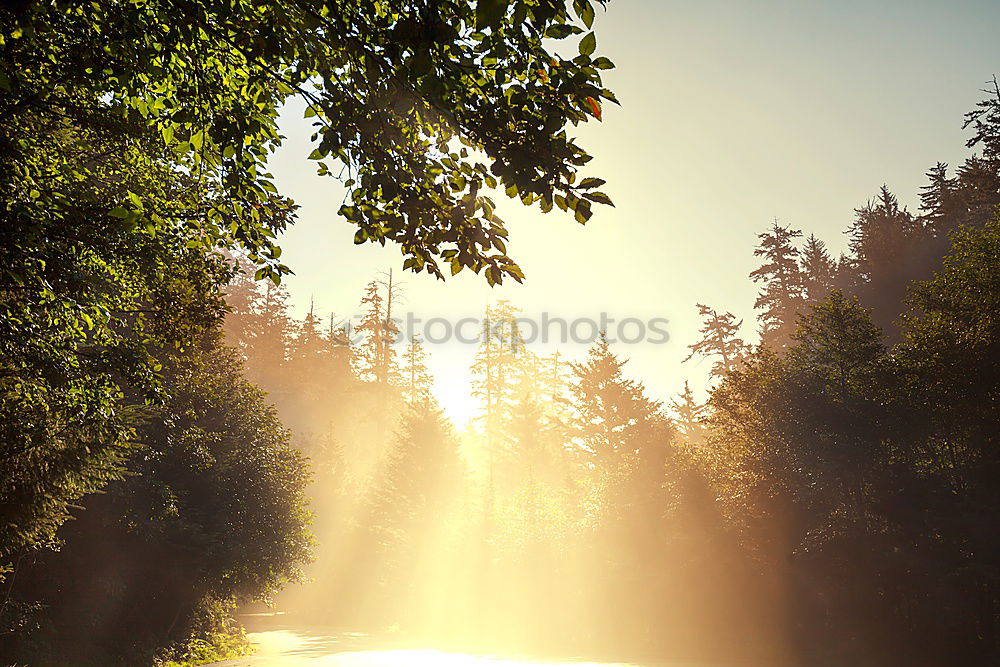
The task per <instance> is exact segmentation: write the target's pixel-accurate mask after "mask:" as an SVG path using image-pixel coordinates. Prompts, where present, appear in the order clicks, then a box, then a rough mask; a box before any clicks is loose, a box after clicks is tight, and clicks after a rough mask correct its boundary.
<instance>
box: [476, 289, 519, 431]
mask: <svg viewBox="0 0 1000 667" xmlns="http://www.w3.org/2000/svg"><path fill="white" fill-rule="evenodd" d="M517 312H518V311H517V309H516V308H515V307H514V306H512V305H511V304H510V302H508V301H499V302H497V304H496V305H494V306H487V308H486V315H485V318H484V322H483V337H482V340H481V341H480V345H479V350H478V351H477V352H476V357H475V361H474V362H473V365H472V368H471V369H470V372H471V375H472V394H473V396H475V397H477V398H479V399H480V400H481V401H482V402H483V410H482V414H481V416H480V418H481V420H482V422H483V428H484V430H485V433H486V437H487V441H488V442H489V443H490V447H493V446H496V445H498V444H499V442H500V441H502V430H503V426H504V423H505V421H506V419H507V417H508V415H509V412H510V406H511V404H512V401H513V398H514V389H515V387H516V386H517V384H518V382H519V380H520V376H521V373H522V368H521V364H522V363H523V357H524V355H525V354H526V351H525V348H524V338H523V337H522V335H521V331H520V328H519V327H518V325H517Z"/></svg>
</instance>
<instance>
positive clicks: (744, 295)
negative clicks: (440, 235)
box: [272, 0, 1000, 423]
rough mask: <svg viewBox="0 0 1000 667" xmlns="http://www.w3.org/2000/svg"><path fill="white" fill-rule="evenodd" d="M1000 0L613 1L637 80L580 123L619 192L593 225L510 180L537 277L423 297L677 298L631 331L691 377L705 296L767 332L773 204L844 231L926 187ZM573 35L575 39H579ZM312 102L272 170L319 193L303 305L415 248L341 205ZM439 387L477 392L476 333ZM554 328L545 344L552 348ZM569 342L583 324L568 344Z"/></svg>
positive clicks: (593, 310)
mask: <svg viewBox="0 0 1000 667" xmlns="http://www.w3.org/2000/svg"><path fill="white" fill-rule="evenodd" d="M998 25H1000V2H995V1H987V0H981V1H978V2H972V1H967V2H966V1H959V2H924V1H918V0H894V1H891V2H890V1H884V2H870V1H869V2H861V1H844V0H841V1H838V2H833V1H828V2H807V1H804V0H798V1H792V0H787V1H785V0H782V1H778V0H771V1H755V2H750V1H749V0H744V1H742V2H732V1H730V2H723V1H717V2H703V1H702V2H696V1H675V2H653V1H643V2H640V1H637V0H632V1H629V0H616V1H614V2H611V3H610V5H609V9H608V11H607V13H606V14H605V13H603V12H600V11H599V12H598V19H597V22H596V24H595V29H596V31H597V35H598V54H599V55H605V56H608V57H609V58H611V59H612V60H613V61H614V62H615V63H616V65H617V66H618V68H617V69H615V70H611V71H610V72H608V73H607V74H606V76H605V84H606V85H607V86H608V87H609V88H611V89H612V90H614V91H615V93H616V94H617V95H618V98H619V99H620V100H621V101H622V104H623V106H622V107H621V108H617V107H613V106H612V105H605V112H604V122H603V123H590V124H588V126H586V127H582V128H579V129H578V131H577V133H576V136H579V137H580V139H581V142H580V143H581V144H582V145H583V146H584V147H585V148H587V149H588V150H589V151H590V152H591V154H593V155H594V156H595V159H594V160H593V162H591V164H590V165H589V168H588V171H587V172H586V173H587V174H588V175H595V176H600V177H602V178H605V179H606V180H607V181H608V185H607V186H606V187H604V188H602V189H603V190H604V191H605V192H607V193H608V194H609V195H610V196H611V197H612V198H613V199H614V201H615V203H616V206H617V207H616V208H614V209H610V208H607V207H595V215H594V217H593V219H592V220H591V221H590V223H588V224H587V225H586V226H581V225H578V224H577V223H576V222H574V221H573V219H572V217H571V216H570V215H569V214H563V213H561V212H559V211H558V210H556V211H553V212H552V213H549V214H547V215H543V214H542V213H541V212H540V211H539V210H538V208H537V207H534V208H530V209H529V208H525V207H523V206H521V205H520V203H518V202H514V201H511V200H506V199H505V198H503V197H501V198H500V199H502V201H498V204H499V210H498V213H499V214H500V215H501V217H503V218H504V219H505V220H506V221H507V222H508V223H509V227H510V229H511V242H510V243H509V245H508V251H509V254H510V255H511V256H512V257H513V258H514V259H515V260H516V261H517V262H518V263H519V264H520V266H521V267H522V269H524V271H525V273H526V276H527V279H526V281H525V283H524V284H523V285H517V284H515V283H511V284H510V285H506V284H505V285H504V286H503V287H501V288H493V289H491V288H489V287H488V286H487V285H486V282H485V280H484V279H483V278H482V277H480V276H476V275H474V274H471V273H468V272H463V273H462V274H460V275H459V276H457V277H455V278H452V279H450V280H448V281H446V282H440V281H436V280H434V279H432V278H430V277H429V276H427V275H425V274H419V275H414V274H409V273H407V274H403V280H404V283H405V292H406V303H405V306H404V307H405V309H406V310H407V311H411V312H413V313H414V315H416V316H418V317H420V318H422V319H423V320H425V321H426V320H428V319H430V318H433V317H443V318H447V319H449V320H452V321H454V320H457V319H460V318H462V317H466V316H474V315H478V314H480V313H481V312H482V310H483V308H484V306H485V304H486V302H487V301H490V300H496V299H500V298H504V299H509V300H511V301H512V302H514V303H515V304H517V305H519V306H520V307H521V308H522V310H523V311H524V313H525V315H526V316H532V317H538V316H540V314H541V313H543V312H549V313H551V316H552V317H562V318H565V319H572V318H577V317H582V318H592V319H597V318H599V317H600V314H601V313H602V312H606V313H608V315H609V316H610V317H614V318H616V319H618V320H621V319H623V318H626V317H637V318H640V319H643V320H648V319H650V318H654V317H662V318H667V319H668V320H669V324H667V326H666V328H667V330H668V331H669V334H670V340H669V342H667V343H665V344H632V345H618V346H616V350H617V352H618V353H619V354H620V355H622V356H624V357H627V358H629V359H630V360H631V361H630V363H629V364H628V365H627V366H626V369H627V371H628V372H629V374H631V375H632V376H633V377H636V378H638V379H640V380H642V381H643V382H644V383H645V384H646V386H647V388H648V390H649V392H650V394H651V395H652V396H653V397H655V398H659V399H661V400H668V399H669V398H671V397H672V396H673V395H674V394H675V393H676V392H677V391H678V390H679V389H680V388H681V387H682V386H683V383H684V380H685V379H690V381H691V384H692V386H693V387H695V388H698V389H701V388H703V387H704V384H705V375H706V374H707V371H708V367H709V364H708V363H702V364H700V365H699V364H697V363H695V362H694V361H691V362H688V363H686V364H682V363H681V360H682V359H683V358H684V357H685V356H687V345H689V344H690V343H692V342H694V341H695V340H696V339H697V330H698V328H699V326H700V321H699V319H698V317H697V311H696V310H695V307H694V304H695V303H696V302H704V303H707V304H709V305H711V306H713V307H716V308H719V309H722V310H732V311H733V312H735V313H736V314H737V315H738V316H741V317H745V318H746V323H745V325H744V328H745V329H746V332H747V336H748V337H751V338H752V337H753V335H754V334H753V332H754V331H755V329H756V324H755V322H754V321H753V310H752V307H753V300H754V297H755V293H756V287H755V286H754V285H753V284H752V283H750V282H749V280H748V278H747V274H748V273H749V272H750V271H752V270H753V269H754V268H756V266H757V263H756V261H755V258H754V256H753V248H754V246H755V241H756V239H755V234H756V233H757V232H759V231H762V230H763V229H764V228H766V227H767V226H768V225H769V224H770V223H771V221H772V220H773V219H774V218H777V219H778V220H779V221H780V222H782V223H787V224H791V225H793V226H794V227H796V228H801V229H803V230H804V232H805V233H806V234H809V233H810V232H814V233H815V234H817V236H820V237H821V238H823V239H824V240H826V241H827V243H828V244H829V245H830V246H831V249H832V250H833V251H834V252H840V251H841V250H843V249H844V247H845V245H846V238H845V237H844V234H843V230H844V229H845V228H846V227H847V225H848V224H849V223H850V222H851V220H852V216H853V210H854V209H855V208H856V207H858V206H861V205H862V204H863V203H864V202H865V201H866V200H867V199H869V198H871V197H872V196H873V195H874V194H875V193H876V191H877V190H878V188H879V186H881V185H882V184H883V183H886V184H887V185H888V186H889V187H890V188H891V189H892V190H893V191H894V192H896V194H897V195H898V196H899V197H900V199H901V201H903V202H904V203H907V204H909V205H910V206H911V208H915V205H916V202H917V197H916V194H917V189H918V188H919V187H920V186H921V185H923V184H924V181H925V179H924V173H925V172H926V171H927V170H928V169H929V168H930V167H931V166H933V165H934V164H935V162H937V161H938V160H941V161H945V162H949V163H950V164H953V165H954V164H957V163H958V162H959V161H960V159H961V158H963V157H964V156H965V155H966V153H967V151H966V149H965V148H964V143H965V140H966V138H967V134H966V133H965V132H963V131H962V130H961V124H962V115H963V114H964V113H965V112H966V111H968V110H969V109H971V108H972V107H973V105H974V104H975V102H976V101H977V100H979V99H981V97H982V94H981V93H980V92H979V91H980V89H982V88H983V87H984V86H985V84H986V82H987V80H989V79H990V78H991V77H992V76H993V74H994V73H998V74H1000V39H997V37H996V28H997V26H998ZM559 50H560V51H565V52H567V53H566V54H567V55H571V52H572V50H573V47H572V46H571V45H570V44H568V43H567V45H566V46H565V47H561V48H560V49H559ZM301 117H302V110H301V107H298V106H293V107H289V108H288V109H287V110H286V113H285V114H284V115H283V117H282V129H283V132H284V134H285V135H286V136H287V138H288V139H287V141H286V144H285V146H284V147H283V148H282V149H281V150H280V151H279V152H278V154H276V156H275V158H274V160H273V162H272V171H273V173H274V175H275V177H276V179H277V184H278V187H279V189H280V191H281V192H283V193H284V194H286V195H289V196H291V197H292V198H293V199H295V200H296V202H297V203H298V204H299V205H300V206H301V210H300V211H299V221H298V223H297V224H296V225H295V226H294V227H293V228H292V229H291V230H289V231H288V232H287V233H286V234H285V236H284V238H283V239H282V246H283V248H284V254H283V257H282V259H283V260H284V261H285V262H286V263H287V264H288V265H289V266H291V267H292V269H293V270H294V271H295V275H294V276H291V277H290V278H288V280H287V284H288V287H289V289H290V290H291V293H292V305H293V313H294V314H295V315H296V316H299V317H301V316H302V315H304V314H305V312H306V311H307V310H308V308H309V303H310V299H311V298H312V299H315V303H316V309H317V312H318V313H321V314H324V315H325V314H327V313H329V312H331V311H333V312H336V313H337V314H338V316H340V317H350V316H353V315H355V314H356V313H357V312H358V310H359V309H358V302H359V301H360V298H361V294H362V290H363V287H364V285H365V284H366V283H368V281H369V280H371V279H372V278H373V277H375V276H376V274H378V273H379V272H381V271H386V270H388V269H389V268H390V267H394V268H395V269H397V270H398V269H399V267H400V266H401V264H402V260H403V258H402V256H401V254H400V253H399V250H398V248H396V247H394V246H391V245H390V246H387V247H386V248H381V247H379V246H373V245H365V246H354V245H353V236H354V232H355V228H354V227H353V226H351V225H349V224H347V223H346V222H344V221H343V220H342V219H339V218H338V216H337V214H336V213H337V209H338V207H339V206H340V203H341V201H342V199H343V190H342V189H341V188H340V186H339V184H338V183H337V182H336V181H334V180H332V179H330V178H323V177H319V176H316V175H315V166H314V164H315V163H313V162H311V161H309V160H307V159H306V156H307V155H308V153H309V152H310V150H311V149H309V148H307V147H306V144H307V142H308V138H309V134H310V133H311V129H310V127H309V121H307V120H303V119H302V118H301ZM427 347H428V351H429V353H430V355H431V358H430V364H429V365H430V368H431V371H432V372H433V373H434V375H435V377H436V384H435V391H436V392H437V394H438V396H439V398H440V399H441V401H442V403H443V404H444V405H445V407H446V409H447V411H448V412H449V414H450V415H451V416H452V417H453V418H454V419H455V420H456V421H457V422H459V423H461V422H463V421H465V419H466V418H467V417H469V416H470V414H471V413H472V411H473V410H474V409H475V402H474V401H473V399H471V398H470V397H469V386H468V374H467V368H468V365H469V363H470V361H471V358H472V356H473V354H474V352H475V348H474V346H472V345H465V344H461V343H452V344H437V345H433V344H431V345H428V346H427ZM554 347H555V346H553V345H551V344H550V345H547V346H538V348H537V349H538V351H539V352H550V351H551V350H552V349H553V348H554ZM558 347H560V349H562V350H563V351H564V352H566V353H567V354H568V355H569V356H570V357H574V356H579V354H580V353H581V351H582V349H584V347H585V346H580V345H575V344H572V343H571V344H568V345H560V346H558Z"/></svg>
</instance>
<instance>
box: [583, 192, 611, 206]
mask: <svg viewBox="0 0 1000 667" xmlns="http://www.w3.org/2000/svg"><path fill="white" fill-rule="evenodd" d="M583 196H584V197H586V198H587V199H589V200H590V201H592V202H597V203H598V204H606V205H608V206H612V207H613V206H614V205H615V204H614V202H613V201H611V197H609V196H607V195H606V194H604V193H603V192H588V193H586V194H584V195H583Z"/></svg>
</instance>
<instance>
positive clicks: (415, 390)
mask: <svg viewBox="0 0 1000 667" xmlns="http://www.w3.org/2000/svg"><path fill="white" fill-rule="evenodd" d="M426 359H427V352H426V351H425V350H424V346H423V343H421V341H420V338H418V337H417V336H413V337H412V338H410V342H409V344H408V345H407V346H406V351H405V352H404V353H403V383H404V387H405V395H406V400H407V402H409V403H410V404H413V403H417V402H426V401H429V400H431V385H432V384H433V382H434V379H433V378H432V377H431V374H430V371H429V370H427V363H426Z"/></svg>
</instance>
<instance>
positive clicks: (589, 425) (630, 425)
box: [572, 334, 662, 470]
mask: <svg viewBox="0 0 1000 667" xmlns="http://www.w3.org/2000/svg"><path fill="white" fill-rule="evenodd" d="M625 363H626V362H625V361H624V360H621V359H619V358H618V357H616V356H615V355H614V354H613V353H612V352H611V350H610V347H609V345H608V339H607V336H606V335H604V334H601V336H600V338H599V339H598V341H597V342H596V343H594V345H593V346H592V347H591V348H590V351H589V352H588V353H587V359H586V360H585V361H583V362H581V363H578V364H572V369H573V375H574V378H575V383H574V385H573V394H574V399H575V400H574V407H575V408H576V411H577V414H578V419H577V428H576V437H577V440H578V442H579V444H580V445H581V446H582V447H583V448H584V450H585V451H586V452H588V453H589V454H590V455H592V456H593V458H594V459H595V461H596V462H598V464H599V465H602V466H605V467H607V468H608V469H612V470H613V469H616V468H618V467H620V466H621V465H623V464H626V463H627V462H628V461H627V459H629V458H630V457H631V455H633V454H635V453H636V452H637V451H638V450H639V449H640V447H641V444H642V440H643V439H644V438H645V437H647V436H648V435H649V429H650V428H651V427H652V426H654V425H655V424H657V423H658V422H660V421H662V415H661V413H660V404H659V403H658V402H656V401H653V400H650V399H649V398H647V397H646V393H645V388H644V387H643V385H642V384H641V383H639V382H636V381H634V380H629V379H627V378H625V377H624V375H622V367H623V366H624V365H625Z"/></svg>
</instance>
